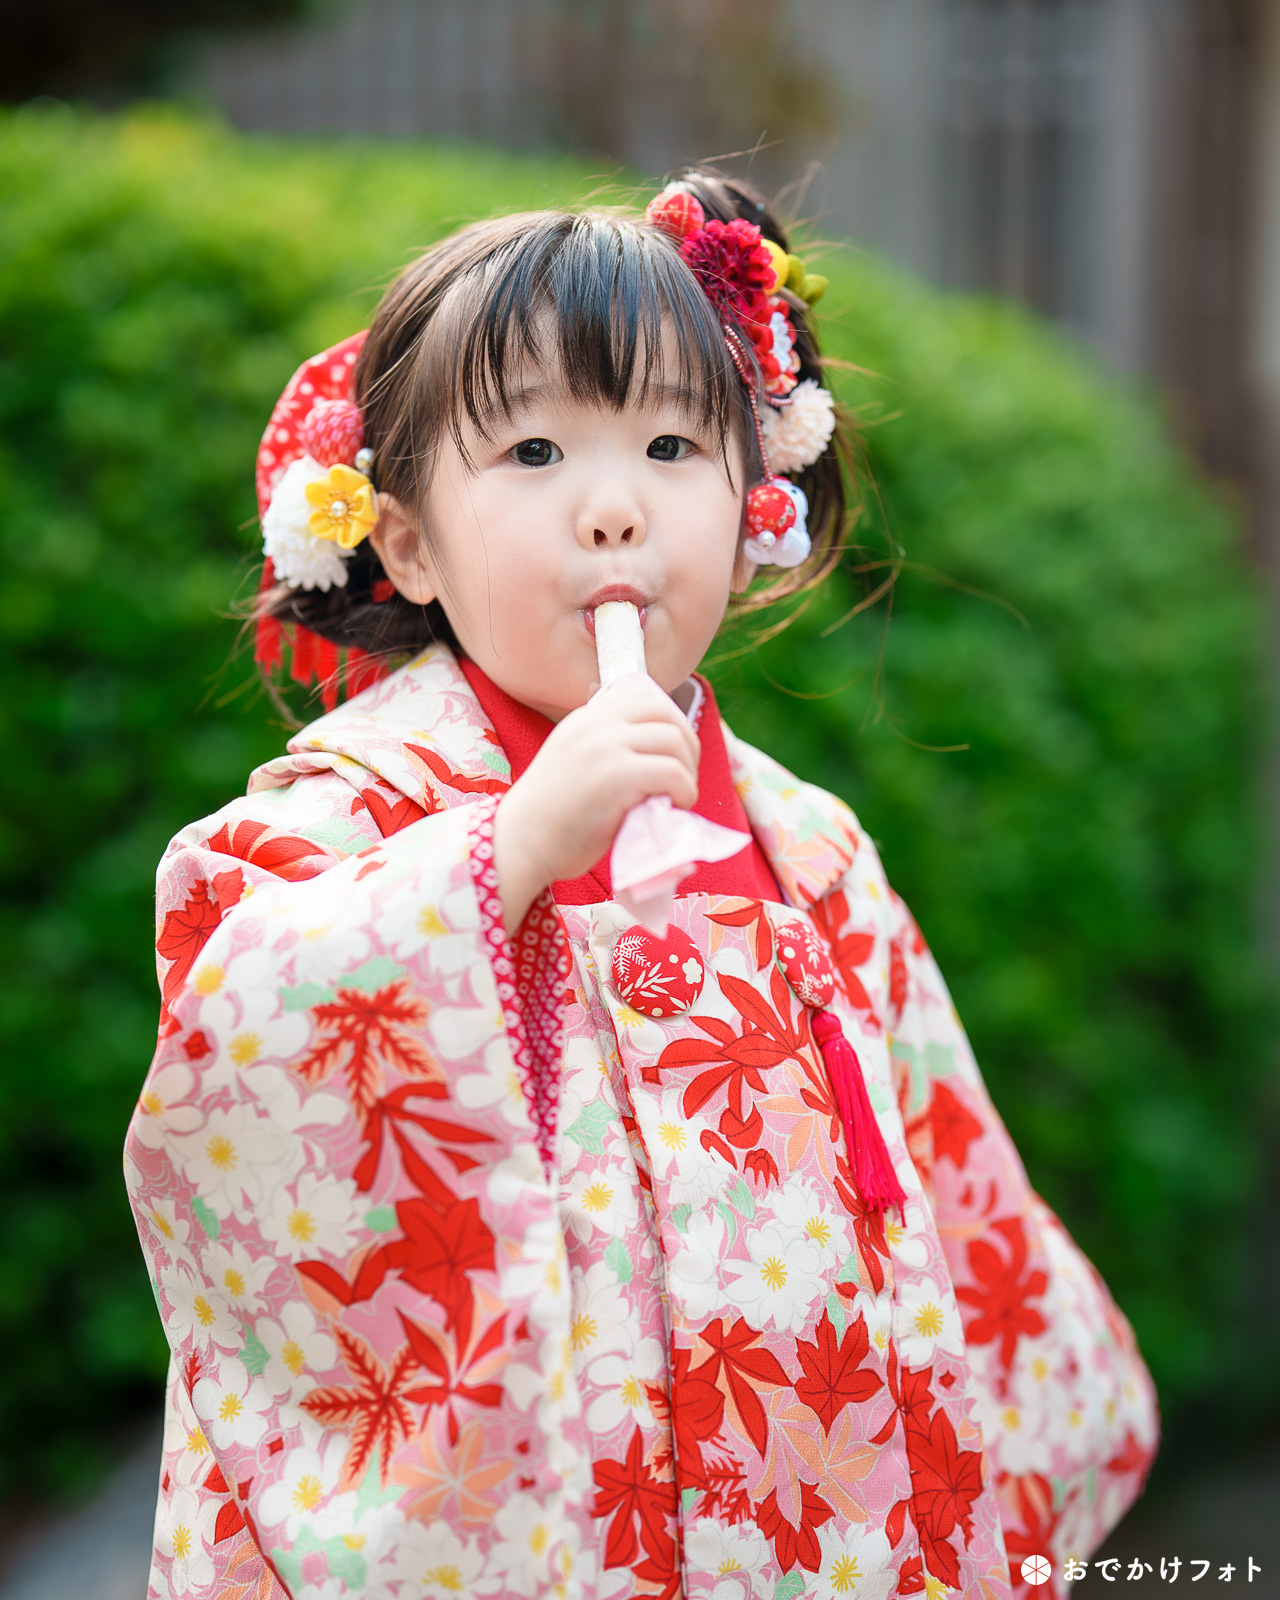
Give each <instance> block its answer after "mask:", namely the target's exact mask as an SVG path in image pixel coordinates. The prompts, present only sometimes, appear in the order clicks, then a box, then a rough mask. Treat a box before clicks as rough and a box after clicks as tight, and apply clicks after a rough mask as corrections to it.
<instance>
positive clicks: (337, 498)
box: [254, 332, 382, 710]
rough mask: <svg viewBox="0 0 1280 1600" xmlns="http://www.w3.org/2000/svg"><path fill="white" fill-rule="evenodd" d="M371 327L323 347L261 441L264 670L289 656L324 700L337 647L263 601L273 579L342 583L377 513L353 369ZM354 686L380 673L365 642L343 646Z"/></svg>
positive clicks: (333, 678)
mask: <svg viewBox="0 0 1280 1600" xmlns="http://www.w3.org/2000/svg"><path fill="white" fill-rule="evenodd" d="M365 338H366V335H365V333H363V332H362V333H357V334H353V335H352V336H351V338H349V339H344V340H343V341H342V343H341V344H336V345H334V346H333V348H332V349H331V350H325V351H323V352H322V353H321V354H320V355H318V356H313V357H312V358H311V360H310V361H305V362H303V364H302V366H300V367H299V368H298V370H297V371H296V372H295V373H294V375H293V377H292V378H290V380H289V382H288V384H287V385H286V386H285V391H284V393H283V394H282V395H281V396H280V399H279V400H278V401H277V402H276V407H275V410H274V411H273V412H272V413H271V420H270V422H268V424H267V430H266V432H265V433H264V434H263V436H262V443H261V445H259V447H258V463H257V490H258V514H259V517H260V518H261V521H262V548H263V555H264V557H265V560H264V562H263V567H262V582H261V586H260V588H259V595H258V616H257V628H256V640H255V648H254V658H255V660H256V661H257V663H258V665H259V666H260V667H261V669H262V671H263V672H264V673H270V672H271V671H272V670H273V669H274V668H276V667H278V666H280V665H281V664H282V662H283V661H284V648H285V645H286V644H288V646H289V650H290V655H291V662H290V676H291V677H293V678H294V679H295V680H296V681H297V682H298V683H302V684H308V683H311V682H313V681H315V680H317V679H318V680H319V683H320V691H321V697H322V699H323V702H324V705H325V707H326V709H328V710H332V709H333V707H334V706H335V705H336V704H337V698H338V669H339V665H340V653H339V649H338V646H337V645H336V644H333V643H331V642H330V641H329V640H328V639H322V638H321V637H320V636H319V635H318V634H315V633H312V631H311V630H310V629H309V628H305V627H303V626H302V624H301V623H298V622H293V623H289V624H287V625H286V624H284V623H282V622H281V621H280V620H279V619H278V618H276V617H274V616H271V615H270V614H269V613H268V611H267V610H266V608H265V598H266V596H267V594H268V592H269V591H270V590H272V589H273V588H274V587H275V586H276V584H278V583H284V584H287V585H288V586H289V587H290V588H291V589H323V590H328V589H332V588H338V589H341V588H343V587H345V585H346V582H347V565H346V564H347V561H348V560H349V559H350V557H351V555H352V554H353V552H354V551H355V549H356V547H357V545H359V544H360V542H361V541H362V540H363V539H365V538H366V537H367V536H368V534H369V532H370V530H371V529H372V528H373V527H374V525H375V524H376V523H377V520H378V511H377V506H376V504H375V499H374V489H373V482H372V479H371V478H370V472H371V470H372V465H373V461H372V453H371V452H370V451H369V450H367V449H365V447H364V422H363V419H362V417H361V414H360V407H359V406H358V405H357V404H356V402H355V399H354V395H353V385H352V378H353V374H354V372H355V365H356V358H357V356H358V355H359V354H360V348H361V346H362V345H363V344H364V341H365ZM341 664H342V665H344V666H345V675H346V680H347V687H348V689H349V690H350V692H352V693H357V692H358V691H359V690H360V689H362V688H364V687H365V686H366V685H367V684H369V683H371V682H373V681H374V680H375V679H376V678H377V677H379V676H380V675H381V671H382V669H381V667H380V665H379V664H378V663H377V662H376V661H374V660H373V659H372V658H371V657H370V656H368V655H366V654H365V652H364V651H362V650H356V649H349V650H347V651H346V652H345V662H342V663H341Z"/></svg>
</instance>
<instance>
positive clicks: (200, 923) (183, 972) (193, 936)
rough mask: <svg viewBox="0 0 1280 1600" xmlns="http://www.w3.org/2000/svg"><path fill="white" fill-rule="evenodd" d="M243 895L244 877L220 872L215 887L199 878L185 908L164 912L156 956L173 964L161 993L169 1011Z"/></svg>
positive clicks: (234, 873)
mask: <svg viewBox="0 0 1280 1600" xmlns="http://www.w3.org/2000/svg"><path fill="white" fill-rule="evenodd" d="M243 892H244V874H243V873H242V872H241V871H240V869H239V867H233V868H232V869H231V871H230V872H219V873H217V874H216V876H215V877H214V879H213V883H212V886H211V885H210V882H209V880H208V879H207V878H197V879H196V881H195V882H194V883H193V884H192V885H191V889H190V891H189V893H188V894H187V897H186V899H185V900H184V901H183V903H182V905H181V906H179V907H176V908H175V909H174V910H172V911H167V912H166V913H165V918H164V922H163V924H162V926H161V929H160V934H159V937H158V938H157V939H156V954H157V955H159V956H162V957H163V958H164V959H165V960H166V961H169V962H171V963H172V965H171V966H170V967H169V969H168V971H167V972H166V973H165V975H164V985H163V989H162V994H161V998H162V999H163V1001H164V1005H165V1009H166V1010H167V1009H168V1007H169V1006H170V1005H171V1004H172V1002H173V1000H174V999H175V998H176V996H177V994H178V991H179V990H180V989H181V988H182V985H183V984H184V983H185V982H186V981H187V974H188V973H189V972H190V971H191V969H192V967H193V966H195V964H196V958H197V957H198V956H199V954H200V952H201V951H202V950H203V949H204V947H205V944H206V943H207V941H208V938H209V935H210V934H211V933H212V932H213V930H214V929H215V928H216V927H217V926H218V924H219V923H220V922H221V921H222V919H223V917H225V916H226V914H227V912H228V911H230V909H231V907H232V906H234V905H236V904H237V903H238V901H239V899H240V896H241V894H242V893H243Z"/></svg>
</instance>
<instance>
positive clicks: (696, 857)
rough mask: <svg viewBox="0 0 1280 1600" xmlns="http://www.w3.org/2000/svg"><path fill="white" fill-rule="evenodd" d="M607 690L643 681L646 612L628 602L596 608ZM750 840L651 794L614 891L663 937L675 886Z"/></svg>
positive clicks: (615, 859) (632, 831)
mask: <svg viewBox="0 0 1280 1600" xmlns="http://www.w3.org/2000/svg"><path fill="white" fill-rule="evenodd" d="M595 630H596V661H597V663H598V667H599V672H600V687H601V689H602V690H603V689H607V688H608V686H609V685H610V684H611V683H616V682H618V680H619V679H620V678H629V677H634V676H636V675H637V674H639V675H640V676H642V677H643V676H644V675H645V672H646V667H645V659H644V630H643V629H642V628H641V626H640V613H639V612H638V611H637V610H636V608H635V607H634V606H633V605H632V604H631V603H630V602H629V601H626V600H609V601H606V602H605V604H604V605H599V606H597V607H596V610H595ZM750 842H751V836H750V834H746V833H738V832H737V831H735V830H734V829H732V828H723V827H721V826H720V824H719V823H718V822H712V821H710V819H709V818H707V817H702V816H699V815H698V814H697V813H696V812H693V811H677V810H676V809H675V808H674V807H673V806H672V804H671V800H670V798H669V797H668V796H667V795H665V794H659V795H651V796H650V797H649V799H648V800H642V801H641V803H640V804H639V805H638V806H633V807H632V809H631V810H630V811H628V812H627V814H626V816H625V817H624V818H623V819H622V826H621V827H620V828H619V829H618V833H617V836H616V838H615V839H614V841H613V849H612V851H611V852H610V856H609V873H610V877H611V878H612V881H613V892H614V894H615V896H616V897H617V900H618V902H619V904H620V905H622V906H623V908H624V909H625V910H626V911H627V912H628V913H629V914H630V915H631V916H633V917H634V918H635V919H636V920H637V921H638V922H642V923H643V924H644V925H645V927H647V928H650V929H652V931H653V932H654V933H657V934H661V933H662V932H663V931H664V930H665V928H666V926H667V917H668V915H669V913H670V911H671V900H672V896H673V895H674V894H675V892H676V889H677V888H678V887H679V885H680V884H681V883H682V882H683V881H684V879H685V878H687V877H688V876H689V874H690V873H691V872H692V871H693V869H694V866H695V864H696V863H697V862H699V861H723V860H724V859H725V858H726V857H727V856H731V855H736V854H737V853H738V851H740V850H741V849H742V848H743V846H744V845H748V844H750Z"/></svg>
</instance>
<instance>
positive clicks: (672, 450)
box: [648, 433, 693, 461]
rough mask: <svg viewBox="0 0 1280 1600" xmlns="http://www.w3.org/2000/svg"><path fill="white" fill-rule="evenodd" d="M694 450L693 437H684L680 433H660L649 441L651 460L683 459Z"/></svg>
mask: <svg viewBox="0 0 1280 1600" xmlns="http://www.w3.org/2000/svg"><path fill="white" fill-rule="evenodd" d="M692 450H693V440H692V439H682V438H681V437H680V435H679V434H678V433H660V434H659V435H658V437H657V438H656V439H651V440H650V441H649V450H648V455H649V459H650V461H683V460H684V458H685V457H686V456H687V455H689V454H690V452H691V451H692Z"/></svg>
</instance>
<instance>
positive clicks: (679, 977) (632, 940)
mask: <svg viewBox="0 0 1280 1600" xmlns="http://www.w3.org/2000/svg"><path fill="white" fill-rule="evenodd" d="M704 978H705V973H704V969H703V964H702V957H701V956H700V955H699V954H698V947H697V945H696V944H694V942H693V940H692V939H691V938H690V937H689V935H688V934H687V933H681V932H680V930H679V928H668V929H667V931H666V933H665V934H663V935H662V936H661V937H659V936H658V935H657V934H656V933H650V932H649V930H648V929H647V928H642V927H640V926H639V924H637V925H636V926H635V927H634V928H628V929H627V931H626V932H625V933H624V934H623V935H622V937H621V938H620V939H619V940H618V942H617V944H615V945H614V947H613V982H614V987H615V988H616V989H617V991H618V993H619V995H620V996H621V997H622V999H623V1000H624V1001H625V1002H626V1004H627V1005H629V1006H630V1007H631V1009H632V1010H633V1011H638V1012H640V1014H641V1016H645V1017H677V1016H679V1015H680V1013H681V1012H682V1011H687V1010H688V1009H689V1007H690V1006H691V1005H692V1004H693V1003H694V1001H695V1000H696V999H697V998H698V996H699V995H700V994H701V993H702V985H703V982H704Z"/></svg>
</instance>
